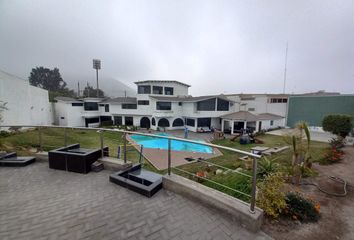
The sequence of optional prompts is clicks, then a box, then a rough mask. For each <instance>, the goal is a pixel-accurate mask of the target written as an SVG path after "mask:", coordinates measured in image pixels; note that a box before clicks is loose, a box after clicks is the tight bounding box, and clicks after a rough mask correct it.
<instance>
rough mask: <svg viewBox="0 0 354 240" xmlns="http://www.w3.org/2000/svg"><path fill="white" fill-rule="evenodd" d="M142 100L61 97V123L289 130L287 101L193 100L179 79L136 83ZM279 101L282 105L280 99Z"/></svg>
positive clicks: (265, 98)
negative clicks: (275, 128)
mask: <svg viewBox="0 0 354 240" xmlns="http://www.w3.org/2000/svg"><path fill="white" fill-rule="evenodd" d="M135 84H136V85H137V97H136V98H135V97H134V98H132V97H119V98H113V99H98V98H84V99H72V98H60V97H59V98H57V101H58V102H57V103H56V116H57V117H56V118H57V119H58V121H57V123H58V124H60V125H65V126H86V127H93V126H98V125H100V124H101V123H103V122H107V121H112V123H113V124H115V125H128V126H138V127H141V128H149V129H150V128H151V129H154V130H158V129H165V130H175V129H184V128H185V127H187V128H188V129H189V130H191V131H208V130H210V129H220V130H222V131H225V132H231V133H235V132H236V131H239V130H241V129H244V128H252V129H253V130H256V131H258V130H261V129H269V128H273V127H279V126H284V123H285V121H284V117H285V115H286V105H287V103H286V102H287V100H283V99H287V97H285V95H284V96H281V97H279V98H280V99H281V100H280V102H279V103H281V106H278V105H277V107H275V105H274V107H273V106H271V105H272V102H273V101H274V100H272V98H269V96H268V95H266V94H265V95H256V97H250V96H251V95H250V96H248V95H247V97H245V95H243V94H234V95H227V96H226V95H223V94H220V95H209V96H198V97H192V96H190V95H189V94H188V89H189V87H190V85H188V84H185V83H182V82H179V81H174V80H145V81H138V82H135ZM276 101H278V100H276ZM277 103H278V102H277Z"/></svg>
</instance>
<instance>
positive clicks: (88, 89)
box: [87, 82, 90, 98]
mask: <svg viewBox="0 0 354 240" xmlns="http://www.w3.org/2000/svg"><path fill="white" fill-rule="evenodd" d="M87 97H88V98H89V97H90V85H89V84H88V82H87Z"/></svg>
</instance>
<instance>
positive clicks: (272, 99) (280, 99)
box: [270, 98, 288, 103]
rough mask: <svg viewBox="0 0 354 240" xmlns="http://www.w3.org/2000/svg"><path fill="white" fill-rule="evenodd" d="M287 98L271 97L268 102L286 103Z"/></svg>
mask: <svg viewBox="0 0 354 240" xmlns="http://www.w3.org/2000/svg"><path fill="white" fill-rule="evenodd" d="M287 102H288V99H287V98H271V99H270V103H287Z"/></svg>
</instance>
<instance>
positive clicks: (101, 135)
mask: <svg viewBox="0 0 354 240" xmlns="http://www.w3.org/2000/svg"><path fill="white" fill-rule="evenodd" d="M100 141H101V157H102V158H103V157H104V150H103V131H100Z"/></svg>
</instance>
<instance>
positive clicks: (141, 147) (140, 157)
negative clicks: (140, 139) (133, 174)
mask: <svg viewBox="0 0 354 240" xmlns="http://www.w3.org/2000/svg"><path fill="white" fill-rule="evenodd" d="M142 157H143V145H140V155H139V163H140V164H141V162H142Z"/></svg>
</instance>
